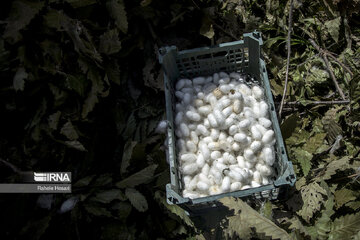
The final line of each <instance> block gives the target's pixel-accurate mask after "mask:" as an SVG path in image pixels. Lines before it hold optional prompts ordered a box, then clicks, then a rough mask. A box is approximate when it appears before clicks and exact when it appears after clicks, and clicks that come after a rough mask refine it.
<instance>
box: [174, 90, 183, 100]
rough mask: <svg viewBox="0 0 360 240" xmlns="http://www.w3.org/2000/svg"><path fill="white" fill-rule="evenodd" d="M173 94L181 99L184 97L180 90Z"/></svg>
mask: <svg viewBox="0 0 360 240" xmlns="http://www.w3.org/2000/svg"><path fill="white" fill-rule="evenodd" d="M175 96H176V97H177V98H178V99H180V100H182V99H183V98H184V93H183V92H181V91H176V92H175Z"/></svg>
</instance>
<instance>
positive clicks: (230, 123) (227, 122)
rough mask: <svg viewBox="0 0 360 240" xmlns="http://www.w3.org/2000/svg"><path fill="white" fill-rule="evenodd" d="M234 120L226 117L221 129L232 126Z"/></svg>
mask: <svg viewBox="0 0 360 240" xmlns="http://www.w3.org/2000/svg"><path fill="white" fill-rule="evenodd" d="M234 123H235V120H234V119H233V118H232V117H228V118H227V119H225V123H224V125H223V126H222V127H221V129H226V128H229V127H230V126H232V125H234Z"/></svg>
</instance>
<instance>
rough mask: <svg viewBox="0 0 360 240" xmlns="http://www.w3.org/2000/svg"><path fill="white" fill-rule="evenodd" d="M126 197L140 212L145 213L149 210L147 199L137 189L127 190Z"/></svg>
mask: <svg viewBox="0 0 360 240" xmlns="http://www.w3.org/2000/svg"><path fill="white" fill-rule="evenodd" d="M125 195H126V197H127V198H128V199H129V200H130V203H131V205H133V206H134V207H135V208H136V209H137V210H138V211H139V212H145V211H147V210H148V204H147V201H146V198H145V197H144V195H142V194H141V193H140V192H139V191H137V190H136V189H135V188H126V189H125Z"/></svg>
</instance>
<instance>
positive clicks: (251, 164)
mask: <svg viewBox="0 0 360 240" xmlns="http://www.w3.org/2000/svg"><path fill="white" fill-rule="evenodd" d="M255 161H256V158H255V159H254V161H253V162H250V161H247V162H245V168H248V169H250V168H253V167H254V166H255Z"/></svg>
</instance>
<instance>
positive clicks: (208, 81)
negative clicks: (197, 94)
mask: <svg viewBox="0 0 360 240" xmlns="http://www.w3.org/2000/svg"><path fill="white" fill-rule="evenodd" d="M212 81H213V78H212V76H209V77H207V78H206V79H205V83H212Z"/></svg>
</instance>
